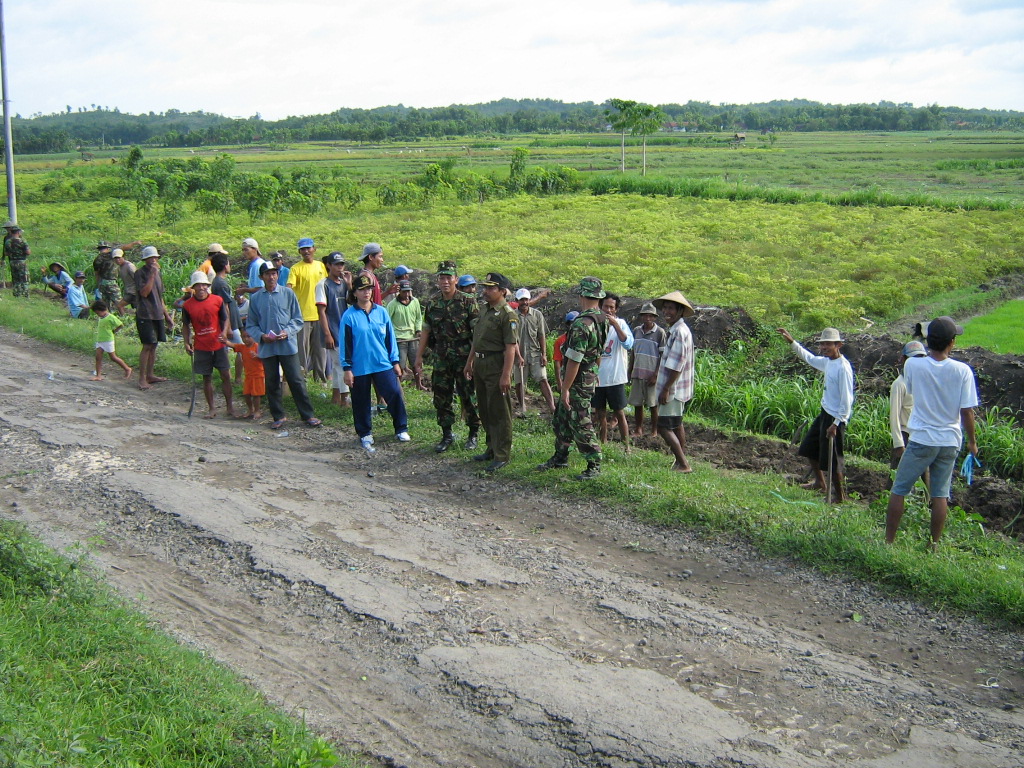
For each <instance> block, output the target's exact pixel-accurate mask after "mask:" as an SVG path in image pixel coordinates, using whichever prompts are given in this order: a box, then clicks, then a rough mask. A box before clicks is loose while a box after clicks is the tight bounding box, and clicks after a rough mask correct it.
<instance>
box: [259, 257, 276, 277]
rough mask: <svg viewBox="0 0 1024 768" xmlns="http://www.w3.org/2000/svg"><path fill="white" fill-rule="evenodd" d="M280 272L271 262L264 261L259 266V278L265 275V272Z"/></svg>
mask: <svg viewBox="0 0 1024 768" xmlns="http://www.w3.org/2000/svg"><path fill="white" fill-rule="evenodd" d="M280 271H281V270H279V269H278V268H277V267H276V266H274V263H273V262H270V261H264V262H263V263H262V264H260V277H263V275H264V274H265V273H267V272H280Z"/></svg>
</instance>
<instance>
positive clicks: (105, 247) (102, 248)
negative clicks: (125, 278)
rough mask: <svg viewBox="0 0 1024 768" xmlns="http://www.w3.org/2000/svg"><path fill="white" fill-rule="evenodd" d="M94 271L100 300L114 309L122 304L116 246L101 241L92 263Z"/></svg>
mask: <svg viewBox="0 0 1024 768" xmlns="http://www.w3.org/2000/svg"><path fill="white" fill-rule="evenodd" d="M92 271H93V272H94V273H95V275H96V288H97V289H99V292H100V299H102V300H103V301H104V302H105V303H106V305H107V306H108V307H110V308H111V309H113V308H114V307H116V306H118V305H119V304H120V303H121V287H120V286H119V285H118V284H117V278H118V274H119V269H118V265H117V262H116V261H114V246H112V245H111V244H110V243H108V242H107V241H106V240H100V243H99V245H97V246H96V258H95V259H93V261H92Z"/></svg>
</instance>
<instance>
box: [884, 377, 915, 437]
mask: <svg viewBox="0 0 1024 768" xmlns="http://www.w3.org/2000/svg"><path fill="white" fill-rule="evenodd" d="M913 409H914V396H913V395H911V394H910V393H909V392H907V382H905V381H904V380H903V374H902V373H901V374H900V375H899V376H897V377H896V381H894V382H893V383H892V386H891V387H889V432H890V433H891V434H892V447H893V448H906V447H907V446H905V445H904V444H903V433H904V432H906V433H907V434H909V433H910V430H909V429H908V428H907V424H908V423H909V421H910V412H911V411H912V410H913Z"/></svg>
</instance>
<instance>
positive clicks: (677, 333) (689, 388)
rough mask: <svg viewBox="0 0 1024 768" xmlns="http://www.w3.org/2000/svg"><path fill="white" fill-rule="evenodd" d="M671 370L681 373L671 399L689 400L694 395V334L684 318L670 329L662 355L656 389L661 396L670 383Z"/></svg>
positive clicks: (672, 390)
mask: <svg viewBox="0 0 1024 768" xmlns="http://www.w3.org/2000/svg"><path fill="white" fill-rule="evenodd" d="M670 370H671V371H679V372H680V373H679V378H677V379H676V381H675V384H673V385H672V388H671V390H669V400H681V401H682V402H684V403H686V402H689V401H690V399H691V398H692V397H693V336H692V335H691V334H690V329H689V327H688V326H687V325H686V323H685V322H684V321H683V319H682V318H679V319H678V320H676V322H675V325H673V326H672V327H671V328H669V329H668V338H667V339H666V341H665V351H664V352H663V353H662V355H661V367H660V368H659V369H658V384H657V390H656V391H657V392H658V394H659V396H660V394H661V392H662V390H663V389H664V388H665V385H666V384H667V383H668V379H669V371H670Z"/></svg>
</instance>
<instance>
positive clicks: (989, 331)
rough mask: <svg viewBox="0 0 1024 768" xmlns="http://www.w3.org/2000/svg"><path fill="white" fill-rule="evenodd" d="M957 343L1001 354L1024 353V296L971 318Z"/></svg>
mask: <svg viewBox="0 0 1024 768" xmlns="http://www.w3.org/2000/svg"><path fill="white" fill-rule="evenodd" d="M957 344H959V345H961V346H965V347H971V346H975V347H985V348H986V349H991V350H992V351H993V352H998V353H999V354H1001V355H1024V299H1017V300H1016V301H1008V302H1006V303H1005V304H1003V305H1002V306H999V307H997V308H996V309H995V310H993V311H992V312H989V313H988V314H985V315H981V316H980V317H975V318H973V319H972V320H969V321H967V322H966V323H965V324H964V335H963V336H961V337H960V338H958V339H957Z"/></svg>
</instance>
